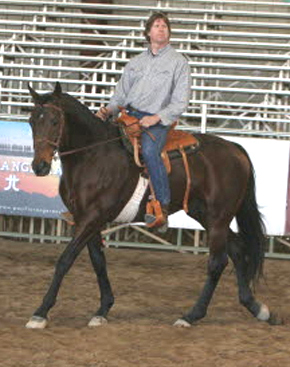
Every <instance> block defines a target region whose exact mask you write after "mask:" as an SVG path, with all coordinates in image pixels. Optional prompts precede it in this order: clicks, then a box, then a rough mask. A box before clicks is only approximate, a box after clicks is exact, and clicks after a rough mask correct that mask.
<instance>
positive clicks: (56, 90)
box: [53, 82, 62, 96]
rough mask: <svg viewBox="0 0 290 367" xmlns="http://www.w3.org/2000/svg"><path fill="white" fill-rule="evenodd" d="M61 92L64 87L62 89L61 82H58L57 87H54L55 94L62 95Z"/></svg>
mask: <svg viewBox="0 0 290 367" xmlns="http://www.w3.org/2000/svg"><path fill="white" fill-rule="evenodd" d="M61 93H62V89H61V85H60V82H56V83H55V87H54V91H53V95H55V96H60V95H61Z"/></svg>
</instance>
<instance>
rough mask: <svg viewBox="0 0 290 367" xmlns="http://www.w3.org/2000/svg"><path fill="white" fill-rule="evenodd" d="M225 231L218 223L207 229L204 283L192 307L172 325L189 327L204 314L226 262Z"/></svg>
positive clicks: (225, 228)
mask: <svg viewBox="0 0 290 367" xmlns="http://www.w3.org/2000/svg"><path fill="white" fill-rule="evenodd" d="M227 233H228V228H227V227H226V226H224V225H223V226H220V225H218V223H217V224H216V225H215V226H213V227H211V228H210V230H209V231H208V244H209V248H210V255H209V260H208V272H207V279H206V282H205V285H204V287H203V290H202V292H201V295H200V297H199V298H198V300H197V302H196V304H195V305H194V307H193V308H192V309H191V310H190V311H189V312H188V313H187V314H186V315H184V316H183V317H182V318H181V319H179V320H177V321H176V322H175V324H174V326H178V327H190V326H191V324H192V323H193V322H195V321H197V320H200V319H201V318H203V317H204V316H205V315H206V313H207V308H208V306H209V303H210V301H211V299H212V296H213V293H214V291H215V288H216V286H217V284H218V281H219V279H220V277H221V275H222V272H223V270H224V269H225V267H226V266H227V264H228V257H227V254H226V238H227Z"/></svg>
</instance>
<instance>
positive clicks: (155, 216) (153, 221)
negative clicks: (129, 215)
mask: <svg viewBox="0 0 290 367" xmlns="http://www.w3.org/2000/svg"><path fill="white" fill-rule="evenodd" d="M144 219H145V223H146V226H147V227H148V228H153V227H154V228H159V229H161V230H162V232H163V231H164V233H165V232H166V230H167V228H168V222H167V211H165V210H162V207H161V205H160V202H159V201H158V200H151V201H149V202H148V203H147V205H146V214H145V217H144Z"/></svg>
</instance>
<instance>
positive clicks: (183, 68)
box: [157, 58, 191, 126]
mask: <svg viewBox="0 0 290 367" xmlns="http://www.w3.org/2000/svg"><path fill="white" fill-rule="evenodd" d="M190 87H191V75H190V67H189V64H188V62H187V60H186V59H185V58H184V61H183V62H182V63H180V64H179V65H178V67H177V68H176V71H175V75H174V78H173V91H172V94H171V98H170V102H169V104H168V105H167V106H166V107H165V108H164V109H162V110H161V111H159V112H158V113H157V114H158V116H159V117H160V119H161V123H162V125H166V126H167V125H171V124H172V123H173V122H174V121H176V120H178V119H179V117H180V116H181V114H182V113H183V112H184V111H185V110H186V109H187V107H188V104H189V98H190Z"/></svg>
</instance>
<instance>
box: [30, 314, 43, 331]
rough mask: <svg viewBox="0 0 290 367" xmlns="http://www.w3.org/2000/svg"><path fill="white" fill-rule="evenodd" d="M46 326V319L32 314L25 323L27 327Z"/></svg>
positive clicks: (39, 327) (38, 327)
mask: <svg viewBox="0 0 290 367" xmlns="http://www.w3.org/2000/svg"><path fill="white" fill-rule="evenodd" d="M46 326H47V319H44V318H43V317H40V316H32V317H31V318H30V320H29V321H28V323H27V324H26V325H25V327H26V328H27V329H45V328H46Z"/></svg>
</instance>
